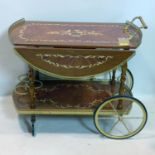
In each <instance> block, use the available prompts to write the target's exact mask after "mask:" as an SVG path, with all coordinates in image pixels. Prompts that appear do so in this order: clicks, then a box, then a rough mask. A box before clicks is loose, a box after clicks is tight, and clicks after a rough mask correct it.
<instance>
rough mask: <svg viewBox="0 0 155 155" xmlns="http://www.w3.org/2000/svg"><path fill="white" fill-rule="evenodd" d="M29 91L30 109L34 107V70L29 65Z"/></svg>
mask: <svg viewBox="0 0 155 155" xmlns="http://www.w3.org/2000/svg"><path fill="white" fill-rule="evenodd" d="M28 77H29V93H30V97H31V105H30V107H31V108H32V109H34V108H35V98H36V96H35V94H36V93H35V86H34V80H35V76H34V71H33V69H32V68H31V67H30V69H29V76H28Z"/></svg>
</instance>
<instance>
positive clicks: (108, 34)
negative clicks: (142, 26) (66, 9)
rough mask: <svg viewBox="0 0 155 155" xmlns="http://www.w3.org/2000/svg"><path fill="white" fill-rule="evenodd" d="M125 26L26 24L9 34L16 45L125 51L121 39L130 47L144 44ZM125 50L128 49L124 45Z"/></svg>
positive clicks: (18, 25) (137, 31)
mask: <svg viewBox="0 0 155 155" xmlns="http://www.w3.org/2000/svg"><path fill="white" fill-rule="evenodd" d="M125 26H126V24H125V23H69V22H35V21H26V22H25V21H23V22H18V23H15V24H13V26H11V27H10V31H9V35H10V38H11V40H12V43H13V44H15V45H32V46H35V45H37V46H53V47H78V48H97V47H98V48H101V47H102V48H124V46H123V45H120V43H119V39H121V38H126V39H129V34H131V36H132V39H131V40H129V45H128V48H136V47H138V45H139V44H140V42H141V37H142V36H141V32H140V31H139V30H137V28H135V27H133V26H131V25H130V26H129V27H128V33H126V31H125V30H124V29H125ZM125 47H126V46H125Z"/></svg>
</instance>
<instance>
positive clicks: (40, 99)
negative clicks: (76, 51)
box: [13, 81, 130, 115]
mask: <svg viewBox="0 0 155 155" xmlns="http://www.w3.org/2000/svg"><path fill="white" fill-rule="evenodd" d="M19 85H22V83H20V84H19ZM119 86H120V85H119V83H118V82H116V83H115V85H111V84H110V83H103V82H79V81H78V82H75V81H62V82H61V81H54V82H49V81H48V82H44V83H43V87H42V88H40V89H38V90H36V103H35V105H36V106H35V108H34V109H32V108H30V105H31V98H30V96H29V94H28V93H27V94H25V95H19V94H16V93H15V92H14V93H13V100H14V104H15V107H16V109H17V112H18V113H19V114H23V115H33V114H35V115H93V113H94V111H95V109H96V107H97V106H98V105H99V104H100V103H102V102H103V101H104V100H105V99H107V98H109V97H111V96H115V95H116V94H118V92H119ZM126 90H127V89H126ZM18 91H23V90H18ZM126 94H127V95H130V94H129V93H128V92H127V91H126ZM117 104H118V103H117ZM116 106H117V105H116ZM110 109H111V107H107V110H106V111H104V113H105V112H107V114H110V113H111V112H110ZM112 111H113V110H112Z"/></svg>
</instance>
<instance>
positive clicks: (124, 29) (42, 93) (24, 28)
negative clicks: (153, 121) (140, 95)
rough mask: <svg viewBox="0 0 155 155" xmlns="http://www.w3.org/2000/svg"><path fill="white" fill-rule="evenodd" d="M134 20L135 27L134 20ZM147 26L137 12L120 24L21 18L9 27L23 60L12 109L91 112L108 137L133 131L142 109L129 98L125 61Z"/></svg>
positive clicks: (36, 112)
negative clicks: (26, 68)
mask: <svg viewBox="0 0 155 155" xmlns="http://www.w3.org/2000/svg"><path fill="white" fill-rule="evenodd" d="M135 20H136V21H138V20H139V21H140V22H139V23H140V24H141V26H140V27H139V26H137V25H136V24H135ZM141 28H145V29H146V28H147V26H146V24H145V22H144V20H143V19H142V17H141V16H138V17H135V18H134V19H133V20H132V21H127V22H125V23H78V22H77V23H76V22H73V23H71V22H40V21H25V20H24V19H21V20H19V21H17V22H15V23H14V24H12V25H11V26H10V28H9V37H10V40H11V42H12V44H13V45H14V48H15V51H16V52H17V54H18V55H19V56H20V57H21V58H22V59H23V60H24V61H25V62H26V63H27V64H28V66H29V71H28V73H27V74H26V75H21V76H19V80H20V82H19V83H18V84H17V86H16V88H15V90H14V91H13V100H14V104H15V107H16V109H17V112H18V114H21V115H30V116H31V123H32V135H33V136H34V135H35V121H36V116H37V115H71V116H72V115H73V116H75V115H80V116H81V115H82V116H84V115H85V116H93V120H94V124H95V126H96V128H97V130H98V131H99V132H100V133H101V134H102V135H104V136H106V137H108V138H113V139H125V138H129V137H132V136H134V135H136V134H137V133H139V132H140V131H141V130H142V129H143V127H144V126H145V124H146V121H147V111H146V108H145V107H144V105H143V104H142V102H141V101H139V100H138V99H136V98H134V97H133V94H132V87H133V80H134V78H133V75H132V73H131V71H130V70H129V69H128V65H127V62H128V61H129V60H130V59H131V58H132V57H133V56H134V55H135V53H136V51H135V49H136V48H137V47H138V46H139V45H140V43H141V40H142V32H141Z"/></svg>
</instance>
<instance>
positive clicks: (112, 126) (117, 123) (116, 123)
mask: <svg viewBox="0 0 155 155" xmlns="http://www.w3.org/2000/svg"><path fill="white" fill-rule="evenodd" d="M118 123H119V119H118V120H117V121H116V122H115V123H114V124H113V126H112V128H111V129H110V131H109V133H110V134H111V132H112V130H113V129H114V127H115V126H116V125H117V124H118Z"/></svg>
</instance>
